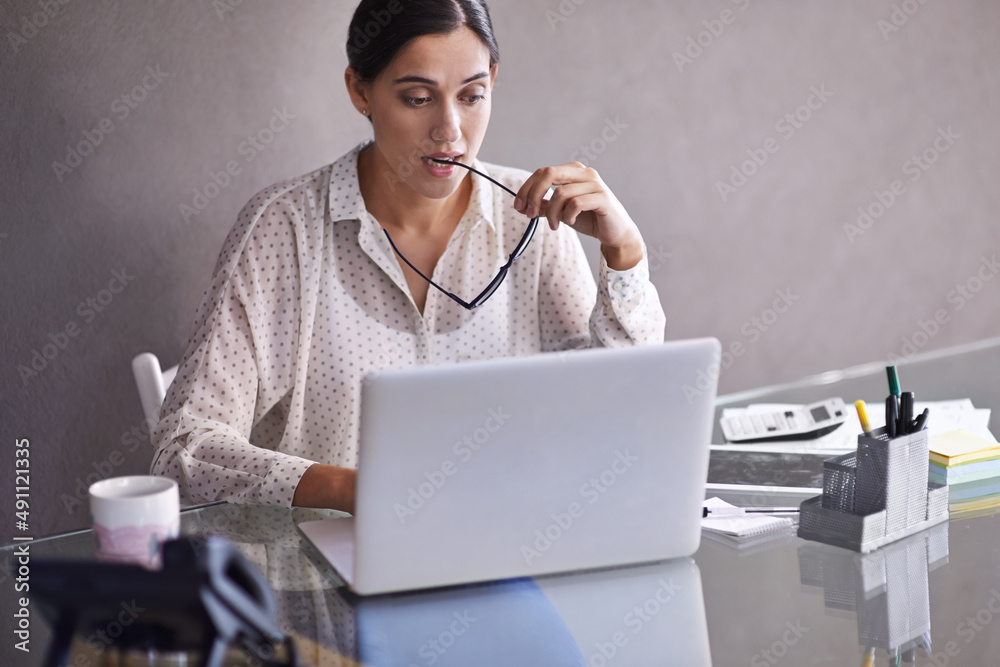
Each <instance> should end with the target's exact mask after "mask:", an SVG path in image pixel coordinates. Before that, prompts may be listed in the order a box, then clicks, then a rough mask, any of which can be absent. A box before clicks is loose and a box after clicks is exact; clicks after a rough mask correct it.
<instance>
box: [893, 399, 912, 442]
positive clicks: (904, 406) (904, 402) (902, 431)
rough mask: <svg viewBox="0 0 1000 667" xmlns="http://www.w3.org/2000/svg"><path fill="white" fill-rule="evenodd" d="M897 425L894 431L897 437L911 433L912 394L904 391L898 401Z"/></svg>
mask: <svg viewBox="0 0 1000 667" xmlns="http://www.w3.org/2000/svg"><path fill="white" fill-rule="evenodd" d="M900 406H901V407H900V411H899V424H897V426H896V431H898V432H899V435H908V434H910V433H912V432H913V430H912V429H913V392H912V391H904V392H903V394H902V398H901V399H900Z"/></svg>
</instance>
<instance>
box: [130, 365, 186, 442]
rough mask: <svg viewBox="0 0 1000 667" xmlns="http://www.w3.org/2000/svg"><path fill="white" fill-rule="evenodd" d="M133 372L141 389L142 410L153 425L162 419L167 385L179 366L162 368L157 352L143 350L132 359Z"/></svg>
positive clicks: (147, 420)
mask: <svg viewBox="0 0 1000 667" xmlns="http://www.w3.org/2000/svg"><path fill="white" fill-rule="evenodd" d="M132 374H133V375H135V384H136V387H137V388H138V389H139V400H141V401H142V411H143V413H144V414H145V416H146V422H147V423H148V424H150V426H152V425H153V424H156V422H158V421H160V406H161V405H163V399H164V397H165V396H166V395H167V387H169V386H170V383H171V382H173V381H174V376H175V375H177V366H174V367H172V368H168V369H167V370H161V369H160V360H159V359H157V358H156V355H155V354H152V353H150V352H143V353H142V354H139V355H136V357H135V358H134V359H133V360H132Z"/></svg>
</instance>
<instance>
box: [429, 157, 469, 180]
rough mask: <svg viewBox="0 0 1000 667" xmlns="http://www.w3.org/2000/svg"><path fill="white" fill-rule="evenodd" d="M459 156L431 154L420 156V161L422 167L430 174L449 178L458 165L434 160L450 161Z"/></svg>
mask: <svg viewBox="0 0 1000 667" xmlns="http://www.w3.org/2000/svg"><path fill="white" fill-rule="evenodd" d="M459 157H460V156H458V155H455V156H451V155H448V156H444V155H442V156H438V155H431V156H428V157H424V158H421V159H420V161H421V162H423V164H424V167H425V168H426V169H427V171H428V172H429V173H430V174H431V176H434V177H435V178H450V177H451V176H452V175H453V174H454V173H455V170H456V169H458V167H455V166H452V165H448V164H444V163H442V162H436V161H435V160H444V161H449V162H450V161H453V160H457V159H458V158H459Z"/></svg>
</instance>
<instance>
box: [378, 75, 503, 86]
mask: <svg viewBox="0 0 1000 667" xmlns="http://www.w3.org/2000/svg"><path fill="white" fill-rule="evenodd" d="M489 75H490V73H489V72H480V73H479V74H473V75H472V76H470V77H469V78H468V79H466V80H465V81H463V82H462V85H463V86H464V85H466V84H468V83H472V82H473V81H478V80H479V79H483V78H486V77H488V76H489ZM392 83H393V84H394V85H399V84H401V83H422V84H424V85H425V86H434V87H437V86H438V82H437V81H434V80H432V79H428V78H427V77H423V76H413V75H411V76H403V77H400V78H398V79H394V80H393V82H392Z"/></svg>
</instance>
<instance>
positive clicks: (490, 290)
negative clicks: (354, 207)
mask: <svg viewBox="0 0 1000 667" xmlns="http://www.w3.org/2000/svg"><path fill="white" fill-rule="evenodd" d="M429 159H430V160H432V161H434V162H440V163H441V164H454V165H458V166H459V167H465V168H466V169H468V170H469V171H471V172H472V173H474V174H479V175H480V176H482V177H483V178H485V179H486V180H488V181H489V182H491V183H493V184H494V185H496V186H498V187H500V188H502V189H503V190H506V191H507V192H508V193H510V195H511V196H513V197H516V196H517V193H516V192H514V191H513V190H511V189H510V188H508V187H507V186H506V185H504V184H502V183H499V182H497V181H495V180H494V179H492V178H490V177H489V176H487V175H486V174H484V173H483V172H481V171H479V170H478V169H476V168H475V167H470V166H469V165H467V164H463V163H461V162H455V161H454V160H443V159H438V158H429ZM536 229H538V216H537V215H536V216H535V217H534V218H532V219H531V220H530V221H529V222H528V228H527V229H525V230H524V236H522V237H521V240H520V241H518V243H517V246H516V247H515V248H514V251H513V252H512V253H510V255H509V256H508V257H507V262H506V263H505V264H504V265H503V266H501V267H500V271H498V272H497V275H496V276H495V277H494V278H493V280H491V281H490V283H489V284H488V285H487V286H486V289H484V290H483V291H482V292H480V293H479V295H478V296H477V297H476V298H475V299H473V300H472V301H465V300H463V299H461V298H460V297H458V296H455V295H454V294H452V293H451V292H449V291H448V290H446V289H445V288H443V287H441V286H440V285H438V284H437V283H436V282H434V281H433V280H431V279H430V278H428V277H427V276H425V275H424V274H423V273H422V272H421V271H420V269H418V268H417V267H415V266H413V264H411V263H410V260H408V259H406V257H403V253H401V252H399V248H397V247H396V244H395V243H394V242H393V240H392V237H391V236H389V231H388V230H387V229H385V228H383V229H382V231H383V232H385V237H386V238H387V239H389V245H391V246H392V249H393V250H394V251H396V254H397V255H399V258H400V259H401V260H403V261H404V262H406V265H407V266H409V267H410V268H411V269H413V270H414V271H416V273H417V275H418V276H420V277H421V278H423V279H424V280H426V281H427V282H428V283H430V284H431V285H433V286H434V287H436V288H437V289H438V290H439V291H440V292H443V293H444V294H445V295H446V296H448V297H449V298H451V299H452V300H453V301H454V302H455V303H457V304H458V305H460V306H462V307H463V308H465V309H466V310H472V309H473V308H478V307H479V306H481V305H483V304H484V303H485V302H486V300H487V299H489V298H490V297H491V296H493V294H494V292H496V291H497V290H498V289H499V288H500V283H502V282H503V279H504V278H506V277H507V271H508V270H510V267H511V265H512V264H513V263H514V260H515V259H517V258H518V257H520V256H521V255H523V254H524V251H525V249H526V248H527V247H528V244H529V243H531V239H532V238H533V237H534V236H535V230H536Z"/></svg>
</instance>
